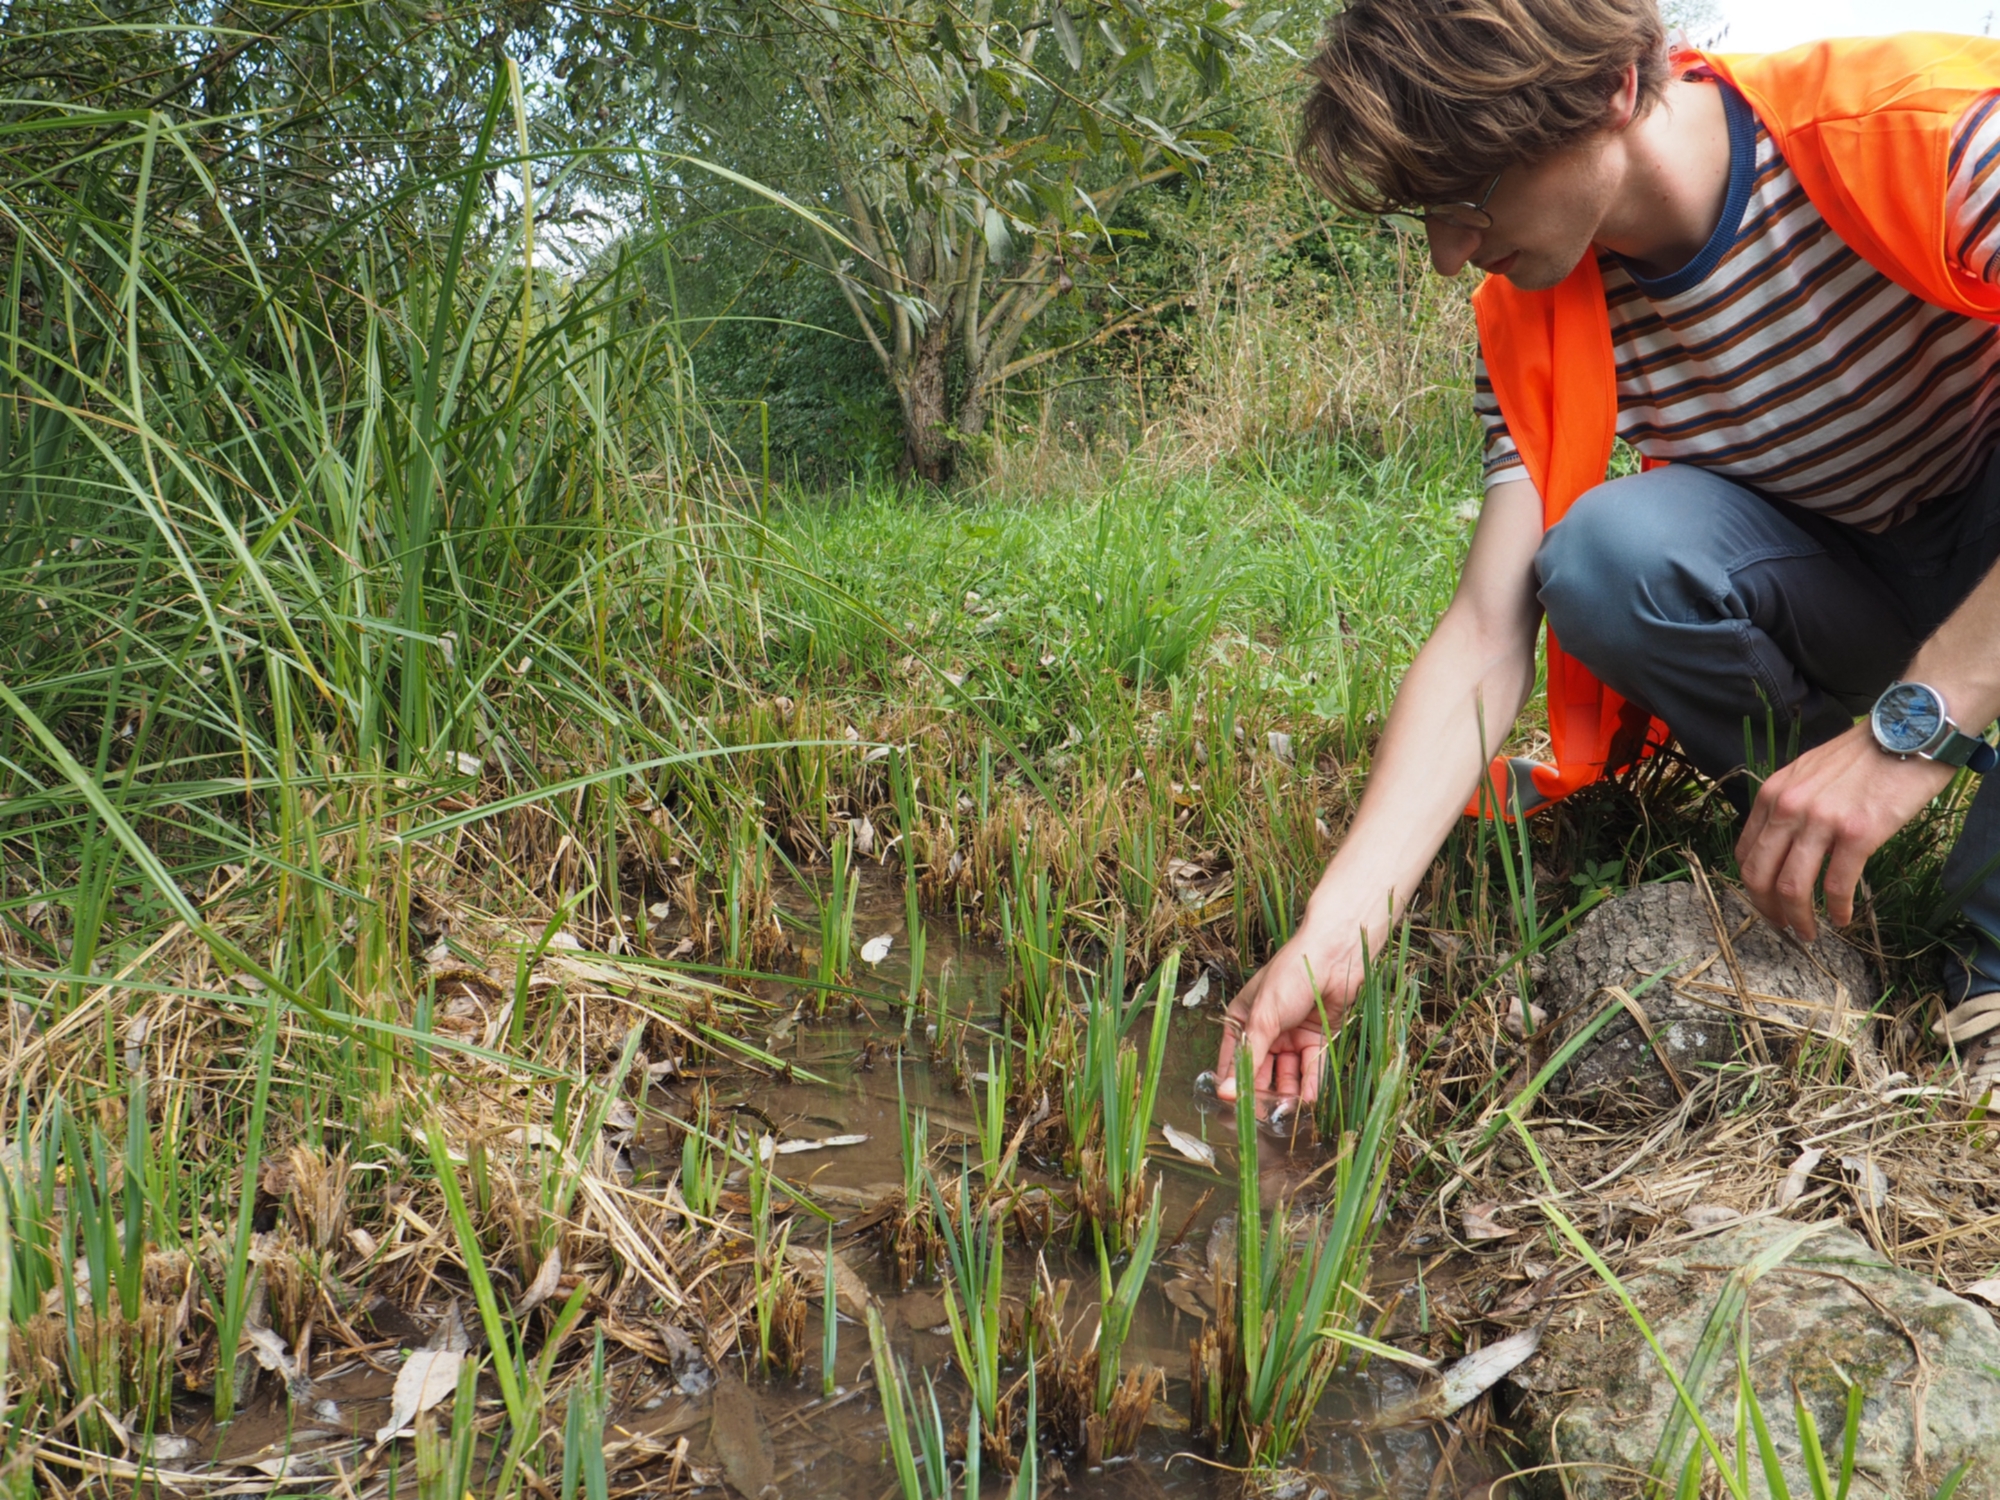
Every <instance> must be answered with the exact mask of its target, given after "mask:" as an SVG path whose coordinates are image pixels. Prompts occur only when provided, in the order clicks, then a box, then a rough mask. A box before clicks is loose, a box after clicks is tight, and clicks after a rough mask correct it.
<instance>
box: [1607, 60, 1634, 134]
mask: <svg viewBox="0 0 2000 1500" xmlns="http://www.w3.org/2000/svg"><path fill="white" fill-rule="evenodd" d="M1638 113H1639V65H1638V64H1637V63H1627V64H1626V65H1625V76H1624V77H1623V78H1622V79H1620V80H1619V82H1618V87H1617V88H1616V89H1615V90H1614V91H1613V92H1612V95H1611V98H1610V99H1609V100H1607V101H1606V103H1605V106H1604V128H1605V129H1606V130H1612V131H1618V130H1623V129H1624V128H1625V127H1626V126H1627V125H1630V124H1631V123H1632V121H1633V119H1634V118H1635V117H1636V116H1637V115H1638Z"/></svg>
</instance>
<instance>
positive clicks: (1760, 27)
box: [1669, 0, 2000, 52]
mask: <svg viewBox="0 0 2000 1500" xmlns="http://www.w3.org/2000/svg"><path fill="white" fill-rule="evenodd" d="M1669 9H1671V7H1669ZM1690 9H1694V10H1696V11H1697V12H1698V11H1700V10H1704V9H1705V10H1710V11H1712V12H1713V14H1714V15H1715V17H1716V20H1715V22H1713V23H1711V24H1710V25H1707V26H1696V27H1691V28H1690V34H1691V35H1693V36H1694V39H1695V40H1696V41H1698V42H1704V43H1705V42H1707V41H1708V40H1709V37H1710V35H1711V34H1712V33H1713V31H1714V30H1715V29H1716V28H1717V27H1718V26H1720V25H1726V26H1727V27H1728V31H1727V33H1726V34H1725V35H1724V36H1723V37H1722V38H1721V39H1720V45H1721V47H1722V49H1723V50H1726V51H1731V52H1771V51H1776V50H1777V49H1778V48H1780V47H1789V46H1792V45H1794V44H1795V43H1798V42H1807V41H1811V40H1813V39H1814V38H1816V37H1825V36H1871V35H1879V34H1881V33H1883V32H1889V31H1964V32H1971V33H1974V34H1975V35H1977V34H1980V33H1994V34H2000V14H1996V12H2000V0H1710V3H1709V4H1708V5H1706V6H1701V5H1696V6H1693V7H1690Z"/></svg>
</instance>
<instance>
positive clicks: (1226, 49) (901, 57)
mask: <svg viewBox="0 0 2000 1500" xmlns="http://www.w3.org/2000/svg"><path fill="white" fill-rule="evenodd" d="M1285 15H1286V13H1285V12H1284V11H1283V10H1281V9H1276V8H1272V9H1261V10H1260V9H1256V8H1255V7H1254V5H1253V4H1251V3H1240V4H1231V3H1227V0H1150V3H1141V0H968V3H959V0H943V3H937V0H918V3H904V0H840V3H817V0H738V3H732V4H720V5H703V6H701V7H699V8H698V10H696V9H691V10H689V11H688V12H685V13H683V14H680V15H678V16H670V14H669V13H668V12H663V11H657V10H656V11H654V12H652V20H651V25H652V27H653V28H654V30H653V33H652V35H651V36H650V37H649V38H647V39H643V40H642V39H641V37H640V36H639V35H638V33H637V31H636V30H631V31H627V33H626V34H625V37H624V39H623V45H624V47H625V49H626V51H625V56H626V66H625V68H624V69H622V70H618V71H612V72H605V73H596V74H594V75H593V74H592V73H590V72H586V73H585V75H584V76H585V79H586V80H587V81H589V82H590V85H591V87H592V88H593V89H594V90H596V91H598V92H602V91H604V90H605V89H606V88H608V87H612V86H613V81H614V79H615V80H616V86H617V87H620V88H626V89H629V88H630V87H631V83H630V79H631V72H630V71H629V69H630V67H632V66H638V67H640V68H641V69H642V70H643V72H644V75H645V76H646V77H647V78H648V79H653V80H656V81H657V86H658V89H659V90H660V91H661V93H662V94H664V95H665V96H666V97H669V98H670V99H671V106H670V110H669V113H670V115H671V125H670V129H671V130H673V131H677V132H680V133H682V134H683V135H685V136H687V137H689V138H690V139H689V146H690V148H691V149H693V150H695V151H697V152H698V153H699V154H700V155H702V156H704V157H707V158H709V159H712V160H721V161H724V162H727V163H728V164H730V165H731V166H734V167H736V168H738V169H739V170H741V171H743V172H744V174H745V175H746V176H750V177H754V178H756V179H758V180H759V181H761V182H765V183H767V184H769V185H770V186H772V187H774V188H778V189H780V190H782V191H784V192H785V193H787V194H789V195H791V196H792V197H794V198H796V199H798V200H800V201H802V202H805V203H810V204H812V205H814V206H816V207H817V208H818V209H820V211H821V212H822V213H823V215H824V216H825V218H826V219H827V220H828V222H829V224H830V225H832V226H833V227H835V228H836V229H837V231H838V233H837V234H836V233H823V234H820V235H819V236H818V238H817V241H816V242H815V243H811V244H809V245H808V247H807V249H806V251H805V253H807V254H809V255H810V256H811V257H812V258H813V259H814V260H815V261H816V262H817V263H818V265H819V266H820V267H821V268H822V269H823V270H825V271H826V272H827V273H829V274H831V275H832V276H833V277H834V278H836V280H837V281H838V283H839V285H840V288H841V290H842V292H843V293H844V294H845V298H846V302H847V305H848V308H849V310H850V311H851V313H852V315H853V318H854V321H855V324H856V326H857V327H858V329H859V331H860V335H861V337H863V338H865V339H866V340H867V342H868V345H869V347H870V348H871V349H872V350H873V351H874V353H875V357H876V359H877V360H878V361H879V363H880V366H881V369H882V373H883V375H884V377H885V378H886V379H887V380H888V382H889V383H890V385H891V386H892V387H893V388H894V390H895V393H896V397H897V401H898V403H899V405H900V409H901V414H902V423H903V437H904V447H905V458H906V466H907V468H908V470H909V471H910V472H911V473H912V474H914V475H916V476H918V477H921V478H924V479H930V480H938V479H944V478H947V477H948V476H949V475H950V474H951V472H952V470H953V467H954V465H955V463H956V461H957V459H958V456H959V453H960V451H961V449H962V447H963V444H964V442H965V440H966V439H967V438H969V437H971V436H973V435H975V434H977V433H979V432H980V431H982V430H983V429H984V427H985V425H986V420H987V417H988V415H989V412H990V410H991V408H992V405H993V401H994V397H995V394H996V392H997V391H998V390H999V388H1000V386H1001V383H1002V382H1003V381H1004V380H1006V379H1007V378H1008V377H1010V376H1013V375H1017V374H1019V373H1021V372H1022V371H1023V370H1026V369H1028V368H1030V367H1032V366H1034V365H1037V364H1040V363H1043V362H1045V361H1047V360H1050V359H1053V358H1055V357H1057V356H1058V355H1060V354H1061V353H1063V352H1065V348H1066V347H1073V346H1058V347H1043V348H1037V349H1034V350H1032V352H1024V348H1025V346H1024V338H1025V336H1026V335H1027V334H1028V333H1029V331H1030V329H1031V328H1032V327H1033V325H1034V323H1035V320H1036V319H1037V318H1038V317H1039V316H1041V314H1042V313H1043V312H1044V311H1045V310H1046V309H1047V308H1048V307H1049V306H1050V304H1051V303H1052V302H1053V301H1054V300H1055V299H1056V298H1058V297H1060V296H1062V295H1063V294H1064V293H1065V292H1067V291H1069V290H1070V289H1071V287H1073V286H1075V285H1077V284H1078V283H1080V282H1083V281H1085V280H1086V278H1101V277H1102V276H1103V274H1104V272H1105V268H1106V267H1107V265H1108V263H1110V262H1112V261H1113V260H1115V256H1116V248H1117V234H1118V232H1117V230H1116V228H1115V227H1114V225H1115V219H1114V214H1115V211H1116V210H1117V208H1118V207H1119V205H1120V204H1121V203H1122V202H1123V201H1124V200H1125V199H1126V198H1127V197H1128V196H1129V195H1131V194H1133V193H1136V192H1140V191H1143V190H1145V189H1147V188H1149V187H1152V186H1153V185H1155V184H1159V183H1162V182H1165V181H1167V180H1168V179H1170V178H1173V177H1176V176H1178V175H1181V174H1192V173H1198V172H1199V170H1200V169H1201V167H1202V165H1203V164H1204V163H1205V162H1206V161H1207V160H1208V159H1209V158H1210V157H1211V156H1212V155H1213V154H1214V153H1216V152H1218V151H1224V150H1228V149H1231V148H1232V147H1233V146H1234V145H1235V144H1236V143H1235V141H1234V140H1233V138H1232V137H1231V136H1230V135H1229V134H1228V133H1227V132H1226V131H1223V130H1220V129H1217V128H1214V125H1215V122H1216V121H1217V120H1218V119H1219V118H1220V117H1221V112H1222V110H1223V109H1224V108H1225V107H1226V106H1227V96H1228V93H1229V89H1230V82H1231V77H1232V71H1233V69H1234V68H1236V67H1237V66H1239V65H1241V64H1242V63H1244V62H1246V61H1249V60H1251V59H1254V58H1257V57H1259V56H1262V55H1263V54H1264V53H1265V52H1266V51H1267V49H1270V48H1273V47H1282V46H1283V44H1282V42H1280V41H1278V40H1277V39H1276V35H1275V32H1276V29H1277V27H1278V24H1279V22H1280V21H1281V20H1282V19H1284V17H1285ZM593 42H594V46H595V51H594V53H593V56H594V57H596V58H598V59H611V58H614V57H616V56H618V55H619V47H618V46H617V45H610V46H607V45H606V39H605V34H604V32H603V31H602V30H601V29H599V30H597V31H596V33H595V36H594V38H593ZM594 66H601V67H605V68H611V67H612V66H613V65H612V64H610V63H609V62H605V63H600V64H597V65H594ZM571 80H572V84H573V85H574V84H575V83H576V82H577V76H576V75H575V74H572V75H571ZM1157 311H1158V308H1157V307H1153V306H1143V305H1141V306H1132V305H1127V306H1124V307H1122V308H1121V309H1120V310H1119V311H1118V312H1116V313H1114V314H1110V315H1107V316H1106V317H1105V318H1104V319H1103V320H1101V321H1100V322H1099V323H1098V324H1097V325H1096V326H1095V327H1094V328H1092V329H1091V330H1089V331H1088V332H1087V333H1086V334H1085V335H1084V339H1085V341H1089V340H1092V339H1098V340H1101V339H1103V338H1106V337H1108V336H1109V335H1110V334H1111V333H1113V332H1115V331H1117V330H1118V329H1119V328H1120V327H1122V326H1126V325H1129V324H1131V323H1134V322H1137V321H1140V320H1143V319H1145V318H1148V317H1150V316H1152V315H1153V314H1154V313H1155V312H1157Z"/></svg>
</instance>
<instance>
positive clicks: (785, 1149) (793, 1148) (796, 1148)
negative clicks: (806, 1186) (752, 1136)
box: [759, 1135, 868, 1161]
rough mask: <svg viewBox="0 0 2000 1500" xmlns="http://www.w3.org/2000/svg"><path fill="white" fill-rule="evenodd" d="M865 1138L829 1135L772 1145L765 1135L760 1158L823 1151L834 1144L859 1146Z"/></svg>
mask: <svg viewBox="0 0 2000 1500" xmlns="http://www.w3.org/2000/svg"><path fill="white" fill-rule="evenodd" d="M867 1139H868V1137H867V1136H865V1135H829V1136H823V1137H822V1138H820V1139H819V1140H816V1141H809V1140H798V1141H779V1142H777V1143H776V1144H775V1145H774V1144H773V1143H772V1141H771V1138H770V1137H769V1136H768V1135H767V1136H765V1137H763V1139H762V1140H761V1141H760V1142H759V1145H760V1147H761V1153H760V1154H761V1158H762V1160H764V1161H769V1160H770V1159H771V1158H772V1157H773V1156H797V1155H798V1154H799V1153H800V1152H802V1151H825V1150H827V1149H829V1148H831V1147H834V1146H859V1145H860V1144H861V1143H862V1142H863V1141H865V1140H867Z"/></svg>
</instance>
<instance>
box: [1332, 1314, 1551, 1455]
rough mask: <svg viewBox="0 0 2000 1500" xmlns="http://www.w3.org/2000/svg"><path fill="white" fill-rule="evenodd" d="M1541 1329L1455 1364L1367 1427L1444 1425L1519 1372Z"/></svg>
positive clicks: (1537, 1343)
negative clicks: (1512, 1374) (1457, 1412)
mask: <svg viewBox="0 0 2000 1500" xmlns="http://www.w3.org/2000/svg"><path fill="white" fill-rule="evenodd" d="M1542 1327H1543V1325H1542V1324H1540V1323H1537V1324H1536V1325H1535V1326H1534V1327H1533V1328H1523V1329H1522V1330H1521V1331H1520V1332H1519V1333H1510V1334H1508V1335H1507V1337H1506V1338H1504V1339H1502V1340H1500V1342H1499V1343H1497V1344H1488V1345H1487V1346H1486V1347H1485V1348H1484V1349H1475V1350H1474V1351H1473V1352H1472V1353H1470V1354H1468V1355H1466V1356H1465V1358H1463V1359H1460V1360H1454V1361H1453V1362H1452V1363H1451V1364H1449V1365H1447V1366H1446V1367H1445V1368H1444V1369H1443V1370H1442V1371H1440V1372H1439V1375H1438V1378H1437V1379H1436V1380H1435V1381H1433V1382H1430V1383H1428V1384H1426V1385H1425V1387H1424V1389H1423V1390H1421V1391H1419V1392H1418V1393H1417V1394H1416V1395H1415V1396H1412V1397H1410V1398H1408V1399H1407V1400H1403V1401H1397V1402H1393V1403H1392V1404H1390V1405H1389V1406H1386V1407H1384V1408H1383V1409H1382V1410H1381V1411H1379V1412H1377V1413H1376V1414H1375V1416H1374V1417H1373V1418H1371V1419H1370V1420H1369V1421H1368V1423H1367V1425H1368V1426H1369V1427H1370V1428H1374V1429H1377V1430H1379V1429H1382V1428H1386V1427H1404V1426H1408V1425H1410V1424H1411V1423H1414V1422H1438V1421H1442V1420H1443V1419H1444V1418H1446V1417H1448V1416H1450V1415H1452V1413H1454V1412H1456V1411H1458V1410H1459V1409H1460V1408H1462V1407H1465V1406H1468V1405H1470V1404H1471V1403H1472V1402H1473V1401H1474V1400H1476V1399H1477V1398H1478V1397H1480V1396H1482V1395H1484V1394H1485V1393H1486V1392H1487V1391H1489V1390H1491V1389H1492V1388H1493V1387H1494V1386H1495V1385H1497V1384H1499V1382H1500V1379H1501V1377H1502V1376H1504V1375H1509V1374H1511V1373H1513V1371H1515V1370H1517V1369H1519V1368H1520V1366H1521V1365H1522V1364H1523V1363H1525V1362H1526V1361H1527V1359H1528V1357H1529V1356H1530V1355H1532V1354H1533V1353H1534V1352H1535V1351H1536V1350H1537V1349H1539V1348H1540V1347H1541V1346H1542ZM1410 1359H1411V1362H1412V1363H1417V1364H1422V1363H1427V1362H1426V1361H1420V1360H1417V1359H1416V1358H1415V1357H1414V1356H1410Z"/></svg>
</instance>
